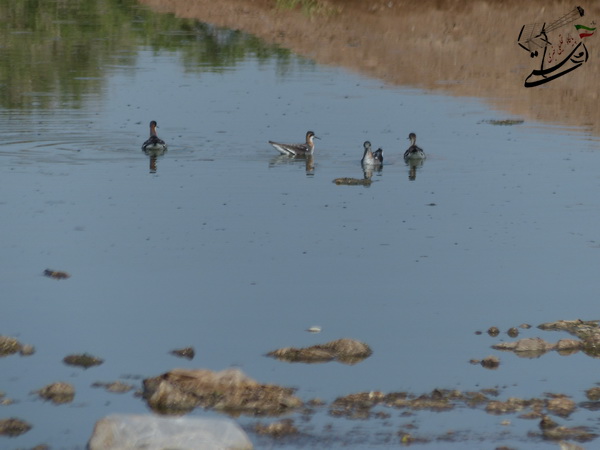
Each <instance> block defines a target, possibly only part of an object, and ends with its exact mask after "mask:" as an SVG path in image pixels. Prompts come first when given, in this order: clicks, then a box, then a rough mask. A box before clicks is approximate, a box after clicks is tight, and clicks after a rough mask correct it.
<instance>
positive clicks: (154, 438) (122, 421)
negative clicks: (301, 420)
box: [88, 414, 253, 450]
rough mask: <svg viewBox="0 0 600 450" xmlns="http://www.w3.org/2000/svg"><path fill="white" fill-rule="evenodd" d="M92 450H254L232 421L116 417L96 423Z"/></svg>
mask: <svg viewBox="0 0 600 450" xmlns="http://www.w3.org/2000/svg"><path fill="white" fill-rule="evenodd" d="M88 448H89V450H121V449H130V450H135V449H144V450H162V449H166V448H173V449H175V448H176V449H178V450H216V449H220V450H234V449H235V450H252V448H253V447H252V443H251V442H250V439H248V436H247V435H246V433H244V431H243V430H242V429H241V428H240V426H239V425H238V424H237V423H235V422H234V421H232V420H228V419H204V418H199V417H193V418H188V417H160V416H152V415H135V414H113V415H110V416H107V417H104V418H103V419H100V420H99V421H98V422H96V426H95V427H94V432H93V434H92V437H91V438H90V441H89V443H88Z"/></svg>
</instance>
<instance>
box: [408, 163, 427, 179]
mask: <svg viewBox="0 0 600 450" xmlns="http://www.w3.org/2000/svg"><path fill="white" fill-rule="evenodd" d="M424 163H425V160H424V159H409V160H406V165H407V166H408V179H409V180H410V181H414V180H416V179H417V168H418V167H422V166H423V164H424Z"/></svg>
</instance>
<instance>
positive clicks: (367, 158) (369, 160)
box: [360, 141, 383, 166]
mask: <svg viewBox="0 0 600 450" xmlns="http://www.w3.org/2000/svg"><path fill="white" fill-rule="evenodd" d="M363 147H364V148H365V152H364V153H363V157H362V159H361V160H360V163H361V164H362V165H369V166H380V165H381V164H383V150H382V149H381V148H378V149H377V150H375V152H373V151H371V143H370V142H369V141H365V143H364V144H363Z"/></svg>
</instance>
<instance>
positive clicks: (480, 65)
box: [140, 0, 600, 135]
mask: <svg viewBox="0 0 600 450" xmlns="http://www.w3.org/2000/svg"><path fill="white" fill-rule="evenodd" d="M140 1H141V3H144V4H146V5H149V6H151V7H152V8H153V9H155V10H156V11H160V12H171V13H174V14H175V15H177V16H179V17H186V18H196V19H198V20H201V21H203V22H209V23H213V24H215V25H219V26H225V27H229V28H234V29H239V30H243V31H246V32H248V33H251V34H254V35H256V36H259V37H261V38H262V39H264V40H266V41H268V42H274V43H278V44H280V45H282V46H284V47H286V48H290V49H292V50H293V51H294V52H296V53H298V54H301V55H305V56H308V57H310V58H313V59H314V60H316V61H317V62H319V63H322V64H331V65H337V66H342V67H345V68H347V69H351V70H354V71H358V72H360V73H362V74H365V75H368V76H371V77H375V78H379V79H381V80H383V81H385V82H387V83H391V84H396V85H409V86H417V87H423V88H426V89H432V90H437V91H443V92H445V93H450V94H452V95H460V96H474V97H480V98H484V99H487V100H488V101H489V103H490V104H491V105H492V106H494V107H496V108H498V109H501V110H504V111H507V112H510V113H513V114H517V115H519V116H522V117H523V118H525V119H535V120H542V121H546V122H556V123H561V124H565V125H571V126H583V127H586V128H589V129H590V130H591V131H592V132H593V133H595V134H596V135H600V120H599V119H600V106H599V105H598V92H599V88H598V86H599V84H600V78H599V77H600V70H599V69H600V31H598V32H597V34H595V35H593V36H591V37H589V38H586V40H585V44H586V46H587V49H588V52H589V60H588V61H587V62H586V63H585V64H583V65H582V66H581V67H579V68H578V69H576V70H575V71H573V72H572V73H570V74H567V75H565V76H562V77H560V78H557V79H556V80H554V81H551V82H549V83H546V84H544V85H543V86H540V87H535V88H525V87H524V86H523V82H524V80H525V78H526V77H527V75H529V73H530V72H531V70H532V69H537V68H539V64H540V63H539V58H536V59H531V58H530V57H529V55H528V54H527V52H526V51H525V50H523V49H521V48H520V47H519V46H518V45H517V37H518V33H519V31H520V29H521V26H522V25H524V24H528V23H534V22H552V21H554V20H555V19H557V18H559V17H560V16H562V15H564V14H565V13H567V12H569V11H571V10H572V9H573V8H574V6H575V4H573V3H568V2H565V1H539V0H533V1H531V2H525V3H523V2H517V1H511V0H509V1H501V0H495V1H494V0H488V1H472V2H468V1H458V0H423V1H420V2H409V1H398V0H388V1H382V0H305V5H308V7H305V8H302V7H301V6H297V7H296V8H292V9H289V8H285V7H282V6H278V5H277V2H276V0H219V1H214V0H140ZM281 2H282V3H283V0H282V1H281ZM287 3H288V4H290V3H291V0H289V1H288V2H287ZM581 6H582V7H583V8H584V9H585V11H586V14H585V16H584V17H583V18H581V19H580V20H579V21H578V22H575V23H583V24H586V25H590V24H591V23H592V21H594V20H597V21H599V22H600V4H598V3H593V4H592V3H590V4H588V5H586V4H581ZM593 26H595V25H593Z"/></svg>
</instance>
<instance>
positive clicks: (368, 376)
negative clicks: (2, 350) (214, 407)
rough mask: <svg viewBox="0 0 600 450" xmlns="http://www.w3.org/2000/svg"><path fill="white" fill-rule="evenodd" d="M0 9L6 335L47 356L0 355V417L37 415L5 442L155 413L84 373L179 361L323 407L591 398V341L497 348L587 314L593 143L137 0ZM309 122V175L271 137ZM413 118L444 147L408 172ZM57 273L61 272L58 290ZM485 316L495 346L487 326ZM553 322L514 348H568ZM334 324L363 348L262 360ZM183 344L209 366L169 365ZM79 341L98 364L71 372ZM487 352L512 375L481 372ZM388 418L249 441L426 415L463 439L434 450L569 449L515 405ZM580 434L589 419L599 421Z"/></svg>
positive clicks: (79, 437) (272, 444)
mask: <svg viewBox="0 0 600 450" xmlns="http://www.w3.org/2000/svg"><path fill="white" fill-rule="evenodd" d="M19 5H20V6H19ZM65 8H66V9H65ZM98 8H102V10H103V11H102V14H98V10H97V9H98ZM0 9H1V10H2V11H3V16H4V17H11V20H8V21H4V22H3V24H2V38H1V39H2V41H0V42H1V46H0V58H1V64H0V136H1V137H2V145H1V147H0V172H1V175H0V214H1V217H2V234H1V237H0V251H1V253H2V258H1V259H0V264H1V266H0V280H1V284H2V295H1V302H0V304H1V308H2V310H1V314H0V332H1V334H4V335H11V336H15V337H18V338H19V339H20V340H21V341H23V342H25V343H30V344H33V345H34V346H35V347H36V354H35V355H34V356H31V357H27V358H25V357H19V356H10V357H6V358H3V359H0V373H1V376H0V390H2V391H4V392H5V393H6V396H7V397H9V398H11V399H14V400H16V403H14V404H12V405H10V406H2V409H1V410H0V412H1V416H0V417H20V418H22V419H24V420H27V421H28V422H30V423H31V424H32V425H33V429H32V430H31V431H30V432H28V433H26V434H24V435H22V436H20V437H18V438H12V439H9V438H0V439H1V441H0V446H1V447H2V448H28V447H32V446H34V445H37V444H40V443H46V444H49V445H51V446H52V448H66V449H74V448H84V447H85V444H86V442H87V439H88V438H89V436H90V434H91V431H92V428H93V425H94V423H95V421H96V420H98V419H99V418H101V417H103V416H105V415H107V414H110V413H113V412H121V413H123V412H130V413H132V412H135V413H142V412H148V409H147V407H146V405H145V403H144V402H143V401H142V400H141V399H139V398H136V397H135V396H134V395H132V394H124V395H116V394H110V393H107V392H105V391H104V390H102V389H96V388H92V387H91V384H92V383H94V382H96V381H114V380H116V379H121V380H123V381H125V382H134V383H136V384H138V383H139V380H140V379H141V378H145V377H149V376H155V375H158V374H160V373H162V372H164V371H167V370H169V369H172V368H174V367H189V368H208V369H213V370H221V369H224V368H228V367H239V368H241V369H242V370H243V371H244V372H245V373H246V374H248V375H249V376H251V377H253V378H255V379H257V380H259V381H260V382H265V383H267V382H268V383H277V384H281V385H285V386H291V387H296V388H297V389H298V395H299V396H300V397H301V398H302V399H303V400H309V399H311V398H315V397H319V398H322V399H324V400H325V401H327V402H331V401H333V400H334V399H335V398H336V397H337V396H340V395H347V394H351V393H356V392H361V391H370V390H380V391H383V392H395V391H409V392H412V393H416V394H421V393H428V392H430V391H431V390H433V389H434V388H447V389H460V390H479V389H482V388H492V387H497V388H500V392H501V395H500V396H501V399H506V398H508V397H511V396H521V397H525V398H531V397H533V396H542V395H543V394H544V393H546V392H560V393H564V394H567V395H569V396H571V397H572V398H573V399H574V400H575V401H577V402H579V401H583V400H585V397H584V395H583V390H585V389H588V388H590V387H593V386H594V385H595V383H597V382H598V381H600V377H599V376H598V373H597V370H596V369H597V362H596V361H594V360H592V359H591V358H590V357H588V356H585V355H584V354H581V353H580V354H575V355H572V356H568V357H563V356H559V355H557V354H555V353H550V354H546V355H544V356H542V357H540V358H538V359H533V360H530V359H519V358H517V357H515V356H514V355H512V354H500V353H498V352H495V351H494V350H492V349H490V346H491V345H492V344H494V343H496V342H498V341H501V340H510V338H509V337H508V336H506V334H505V331H506V330H507V329H508V328H509V327H512V326H518V325H519V324H521V323H530V324H532V325H534V326H535V325H538V324H539V323H542V322H545V321H551V320H558V319H575V318H582V319H595V318H597V294H598V288H599V284H600V281H599V279H598V277H597V267H598V264H597V261H598V258H599V256H600V254H599V251H600V250H599V246H600V243H599V235H598V226H597V224H598V223H599V221H600V201H599V200H598V189H599V188H600V178H599V176H598V173H597V170H596V167H598V165H599V163H600V161H599V160H600V153H599V152H598V151H597V150H598V148H599V147H600V144H599V141H598V139H597V138H596V137H594V136H589V135H586V134H585V133H583V132H581V131H579V130H577V129H565V128H560V127H550V126H544V125H543V124H528V123H525V124H523V125H516V126H493V125H490V124H489V123H486V122H484V121H486V120H489V119H505V118H507V117H506V116H505V115H503V114H502V113H501V112H495V111H491V110H489V109H488V108H487V106H486V105H485V104H484V103H482V102H481V101H479V100H477V99H468V98H447V97H443V96H437V95H429V94H428V93H426V92H421V91H415V90H411V89H407V88H395V87H390V86H383V85H382V84H381V83H380V82H378V81H376V80H369V79H364V78H360V77H358V76H356V75H354V74H351V73H347V72H345V71H343V70H340V69H337V68H333V67H321V66H317V65H315V64H314V63H312V62H311V61H309V60H306V59H303V58H300V57H298V56H295V55H292V54H290V53H288V52H287V51H285V50H282V49H278V48H273V47H269V46H267V45H264V44H263V43H261V42H259V41H257V40H256V39H253V38H252V37H250V36H246V35H243V34H241V33H237V32H232V31H227V30H219V29H215V28H213V27H210V26H208V25H204V24H200V23H195V22H192V21H181V20H176V19H174V18H172V17H170V16H159V15H155V14H152V13H149V12H147V11H145V10H143V9H140V8H138V7H136V6H135V5H133V4H130V3H128V2H83V3H81V2H78V3H77V4H76V6H69V5H64V4H62V3H53V2H46V3H44V4H43V5H40V4H38V3H34V2H8V1H2V2H0ZM150 120H156V121H158V123H159V129H158V132H159V136H161V137H162V138H163V139H164V140H165V141H166V142H167V144H168V146H169V149H168V152H167V153H166V154H164V155H162V156H159V157H158V159H157V160H156V161H154V163H152V162H151V161H150V159H149V157H148V156H146V155H145V154H144V153H142V151H141V149H140V146H141V144H142V142H143V141H144V140H145V139H146V138H147V134H148V122H149V121H150ZM309 129H310V130H314V131H315V132H316V134H317V135H318V136H319V137H320V138H321V140H320V141H316V143H317V149H316V152H315V158H314V167H309V166H307V164H306V161H304V160H292V159H289V158H285V157H278V156H277V152H276V151H275V150H274V149H273V148H272V147H271V146H270V145H269V144H268V143H267V141H268V140H270V139H271V140H279V141H284V142H286V141H289V142H295V141H297V142H300V141H302V140H303V138H304V134H305V132H306V130H309ZM411 131H414V132H416V133H417V135H418V141H417V142H418V144H419V145H420V146H422V147H423V148H424V149H425V151H426V152H427V153H428V155H429V157H428V159H427V160H426V162H425V163H424V165H422V166H420V167H418V168H417V170H416V173H414V172H413V173H412V174H411V171H410V168H409V167H408V166H406V165H405V163H404V161H403V159H402V153H403V151H404V150H405V149H406V147H407V146H408V141H407V139H406V137H407V136H408V133H409V132H411ZM365 140H370V141H371V142H372V143H373V145H374V146H375V148H377V147H383V149H384V157H385V165H384V167H383V170H382V171H381V172H378V173H375V174H374V175H373V178H372V179H373V184H372V185H371V186H370V187H368V188H365V187H360V186H337V185H335V184H334V183H333V180H334V179H335V178H338V177H355V178H362V177H363V171H362V169H361V167H360V163H359V160H360V157H361V156H362V143H363V141H365ZM151 164H152V165H151ZM46 268H51V269H56V270H66V271H68V272H69V273H70V274H71V275H72V276H71V278H70V279H68V280H60V281H55V280H52V279H49V278H46V277H44V276H43V275H42V272H43V271H44V269H46ZM312 325H319V326H321V327H322V329H323V331H322V332H321V333H319V334H309V333H307V332H306V331H305V329H306V328H308V327H310V326H312ZM492 325H495V326H498V327H499V328H500V329H501V330H502V334H501V335H500V336H499V337H498V338H495V339H493V338H490V337H489V336H488V335H487V334H485V333H483V334H482V335H476V334H475V332H476V331H478V330H482V331H485V330H487V328H488V327H490V326H492ZM540 333H542V332H540V331H538V330H536V329H535V328H533V329H531V330H522V331H521V337H535V336H541V337H544V338H545V339H547V340H550V341H556V340H558V339H559V338H562V337H566V336H564V335H562V334H558V333H556V334H549V335H548V333H546V334H541V335H540ZM341 337H350V338H354V339H359V340H361V341H364V342H366V343H368V344H369V345H370V346H371V347H372V348H373V350H374V354H373V356H371V357H370V358H368V359H367V360H365V361H363V362H361V363H359V364H356V365H353V366H350V365H343V364H339V363H335V362H333V363H328V364H316V365H304V364H287V363H283V362H279V361H276V360H273V359H270V358H267V357H265V356H264V354H265V353H266V352H268V351H270V350H274V349H276V348H280V347H286V346H296V347H301V346H307V345H312V344H317V343H324V342H327V341H330V340H334V339H338V338H341ZM185 346H194V347H195V349H196V357H195V359H194V360H192V361H186V360H181V359H176V358H175V357H173V356H172V355H170V354H169V351H170V350H172V349H175V348H181V347H185ZM83 352H88V353H91V354H93V355H96V356H99V357H101V358H104V359H105V361H106V362H105V363H104V364H103V365H101V366H99V367H96V368H92V369H89V370H80V369H77V368H72V367H69V366H66V365H64V364H63V363H62V358H63V357H64V356H66V355H67V354H70V353H83ZM489 354H496V355H497V356H499V357H500V358H501V365H500V368H499V369H498V370H495V371H494V370H485V369H483V368H481V367H480V366H478V365H471V364H469V360H470V359H472V358H477V359H480V358H483V357H485V356H488V355H489ZM53 381H67V382H71V383H73V384H74V385H75V387H76V390H77V394H76V397H75V401H74V402H73V403H72V404H70V405H63V406H54V405H52V404H50V403H44V402H42V401H41V400H39V399H38V398H37V397H36V396H34V395H31V394H30V392H31V391H32V390H35V389H39V388H41V387H42V386H45V385H46V384H48V383H51V382H53ZM389 412H390V413H391V417H390V418H388V419H385V420H382V419H371V420H369V421H345V420H343V419H336V418H331V417H329V416H328V415H327V414H326V409H323V410H322V411H321V412H317V414H315V415H314V416H310V420H309V421H308V422H306V423H304V425H303V426H304V430H305V431H306V433H307V434H310V435H311V436H313V437H312V438H306V439H300V440H296V441H291V442H286V441H283V442H277V441H271V440H270V439H266V438H259V437H257V436H254V435H251V437H252V439H253V440H254V441H255V443H256V444H257V447H258V448H297V447H311V446H314V447H315V448H319V447H320V448H323V445H324V442H327V445H326V447H327V448H337V447H342V446H344V448H371V447H375V448H378V447H385V446H397V445H398V438H397V437H396V435H395V433H396V432H397V431H398V429H399V427H400V426H401V425H406V424H415V425H416V426H417V431H416V432H414V434H416V435H419V434H420V435H423V436H430V437H431V436H433V437H434V438H435V437H437V436H440V435H443V434H444V433H446V432H447V431H451V430H452V431H454V432H455V433H457V436H459V439H458V442H455V443H453V442H446V441H442V442H438V441H436V440H435V439H434V441H432V442H429V443H428V444H427V445H425V446H424V447H426V448H467V447H468V448H475V447H477V446H478V445H479V444H478V443H481V441H483V442H485V446H488V447H489V446H490V445H491V446H493V445H495V444H504V445H514V446H517V447H518V448H556V444H553V443H549V442H544V441H541V440H539V439H535V438H528V437H527V433H528V432H529V431H536V430H537V422H535V421H525V420H521V419H517V417H516V416H513V415H508V416H501V417H499V416H491V415H488V414H486V413H485V412H483V411H481V410H468V409H467V410H459V411H454V412H449V413H431V412H421V413H415V414H414V415H412V416H410V417H402V416H401V411H397V410H389ZM192 414H193V415H209V414H210V415H212V414H214V413H210V412H205V411H201V410H196V411H194V412H193V413H192ZM292 417H296V419H298V420H299V421H300V422H301V419H299V416H292ZM505 419H508V420H509V421H510V424H509V425H506V424H505V425H501V421H502V420H505ZM256 420H257V419H254V418H244V417H242V418H239V422H240V423H241V424H242V425H248V424H252V423H254V422H255V421H256ZM568 422H569V423H570V425H586V426H590V427H592V429H594V430H595V431H596V432H599V431H600V426H599V425H598V423H597V418H596V417H595V416H594V415H591V414H590V413H589V412H586V411H585V410H578V411H577V412H576V413H575V414H574V415H573V416H571V419H570V420H569V421H568ZM329 425H330V426H331V428H328V426H329ZM465 446H466V447H465ZM490 448H491V447H490Z"/></svg>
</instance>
